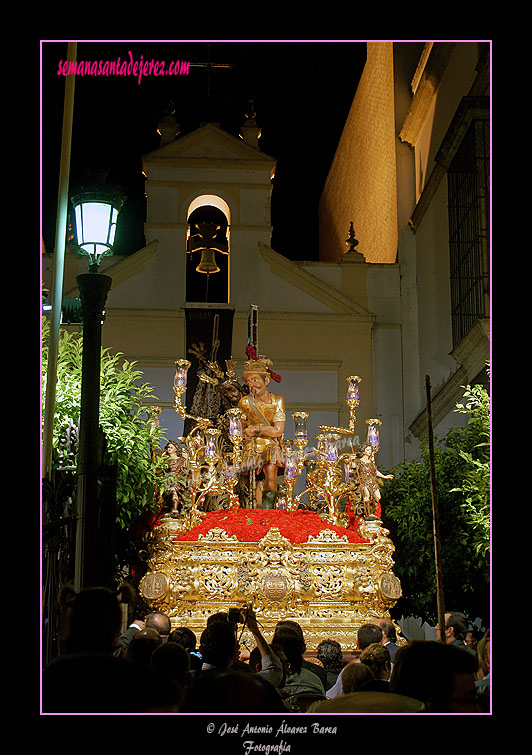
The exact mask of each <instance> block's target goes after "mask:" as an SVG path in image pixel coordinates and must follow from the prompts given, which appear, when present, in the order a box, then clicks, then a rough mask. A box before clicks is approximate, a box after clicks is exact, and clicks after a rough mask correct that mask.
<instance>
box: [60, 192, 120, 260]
mask: <svg viewBox="0 0 532 755" xmlns="http://www.w3.org/2000/svg"><path fill="white" fill-rule="evenodd" d="M124 199H125V197H124V195H123V194H122V192H121V191H120V189H118V188H117V187H115V186H110V185H108V184H105V183H103V181H102V182H99V183H98V184H94V185H91V186H89V187H84V188H82V189H81V190H80V192H79V193H77V194H74V195H73V196H72V197H71V202H72V205H73V207H74V212H75V218H76V233H77V240H78V241H77V243H78V253H79V254H82V255H84V256H86V257H88V258H89V272H91V273H92V272H97V271H98V268H99V267H100V263H101V260H102V258H103V257H109V256H110V255H112V254H113V244H114V241H115V234H116V222H117V219H118V213H119V212H120V209H121V207H122V204H123V203H124Z"/></svg>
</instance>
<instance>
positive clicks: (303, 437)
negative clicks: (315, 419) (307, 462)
mask: <svg viewBox="0 0 532 755" xmlns="http://www.w3.org/2000/svg"><path fill="white" fill-rule="evenodd" d="M292 417H293V420H294V440H297V441H299V442H305V443H306V442H307V419H308V414H307V413H306V412H294V413H293V414H292Z"/></svg>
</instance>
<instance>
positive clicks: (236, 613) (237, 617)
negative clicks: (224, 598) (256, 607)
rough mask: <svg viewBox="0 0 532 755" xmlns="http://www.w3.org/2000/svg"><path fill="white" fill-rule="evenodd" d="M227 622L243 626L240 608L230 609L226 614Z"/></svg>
mask: <svg viewBox="0 0 532 755" xmlns="http://www.w3.org/2000/svg"><path fill="white" fill-rule="evenodd" d="M227 621H229V622H230V623H231V624H243V623H244V619H243V617H242V614H241V612H240V608H230V609H229V610H228V612H227Z"/></svg>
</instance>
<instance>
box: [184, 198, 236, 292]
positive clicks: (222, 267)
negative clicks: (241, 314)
mask: <svg viewBox="0 0 532 755" xmlns="http://www.w3.org/2000/svg"><path fill="white" fill-rule="evenodd" d="M194 204H196V203H194ZM192 208H193V205H191V209H192ZM187 223H188V227H187V265H186V300H187V302H203V303H206V302H208V303H217V304H222V303H223V304H227V303H228V302H229V221H228V218H227V215H226V214H225V212H224V211H223V210H222V209H220V207H217V206H215V205H213V204H200V205H199V206H196V207H195V208H193V209H192V211H191V212H190V214H189V216H188V220H187Z"/></svg>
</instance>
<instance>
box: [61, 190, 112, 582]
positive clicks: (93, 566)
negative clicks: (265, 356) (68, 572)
mask: <svg viewBox="0 0 532 755" xmlns="http://www.w3.org/2000/svg"><path fill="white" fill-rule="evenodd" d="M123 202H124V196H123V194H122V193H121V192H120V191H119V190H118V189H116V188H115V187H111V186H108V185H107V184H105V183H104V182H103V181H100V182H99V183H97V184H92V185H90V186H87V187H84V188H83V189H81V190H80V191H79V192H78V193H76V194H75V195H74V196H73V197H72V204H73V206H74V209H75V213H76V232H77V240H78V252H79V253H80V254H82V255H85V256H87V257H88V259H89V272H88V273H85V274H81V275H78V276H77V278H76V281H77V284H78V288H79V293H80V299H81V317H82V322H83V356H82V368H81V411H80V427H79V451H78V468H77V478H78V488H77V525H76V557H75V566H74V587H75V589H76V590H81V589H83V588H85V587H95V586H98V585H105V584H106V583H109V582H110V581H111V561H110V559H111V557H112V554H109V553H101V552H100V553H99V552H98V551H99V549H98V548H97V547H96V543H97V541H98V538H99V537H101V536H102V535H103V534H104V533H103V532H102V531H101V530H102V526H101V525H102V515H103V513H104V512H103V510H102V507H103V506H105V501H103V500H101V498H102V496H101V491H100V483H99V473H100V469H99V467H100V435H101V433H100V368H101V367H100V363H101V342H102V324H103V320H104V310H105V302H106V299H107V294H108V292H109V290H110V288H111V283H112V279H111V278H110V277H109V276H108V275H102V274H101V273H99V272H98V268H99V266H100V262H101V260H102V257H107V256H109V255H112V254H113V243H114V238H115V231H116V221H117V218H118V213H119V212H120V209H121V207H122V204H123ZM106 556H107V557H108V559H109V560H107V559H106ZM107 586H110V585H109V584H108V585H107Z"/></svg>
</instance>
